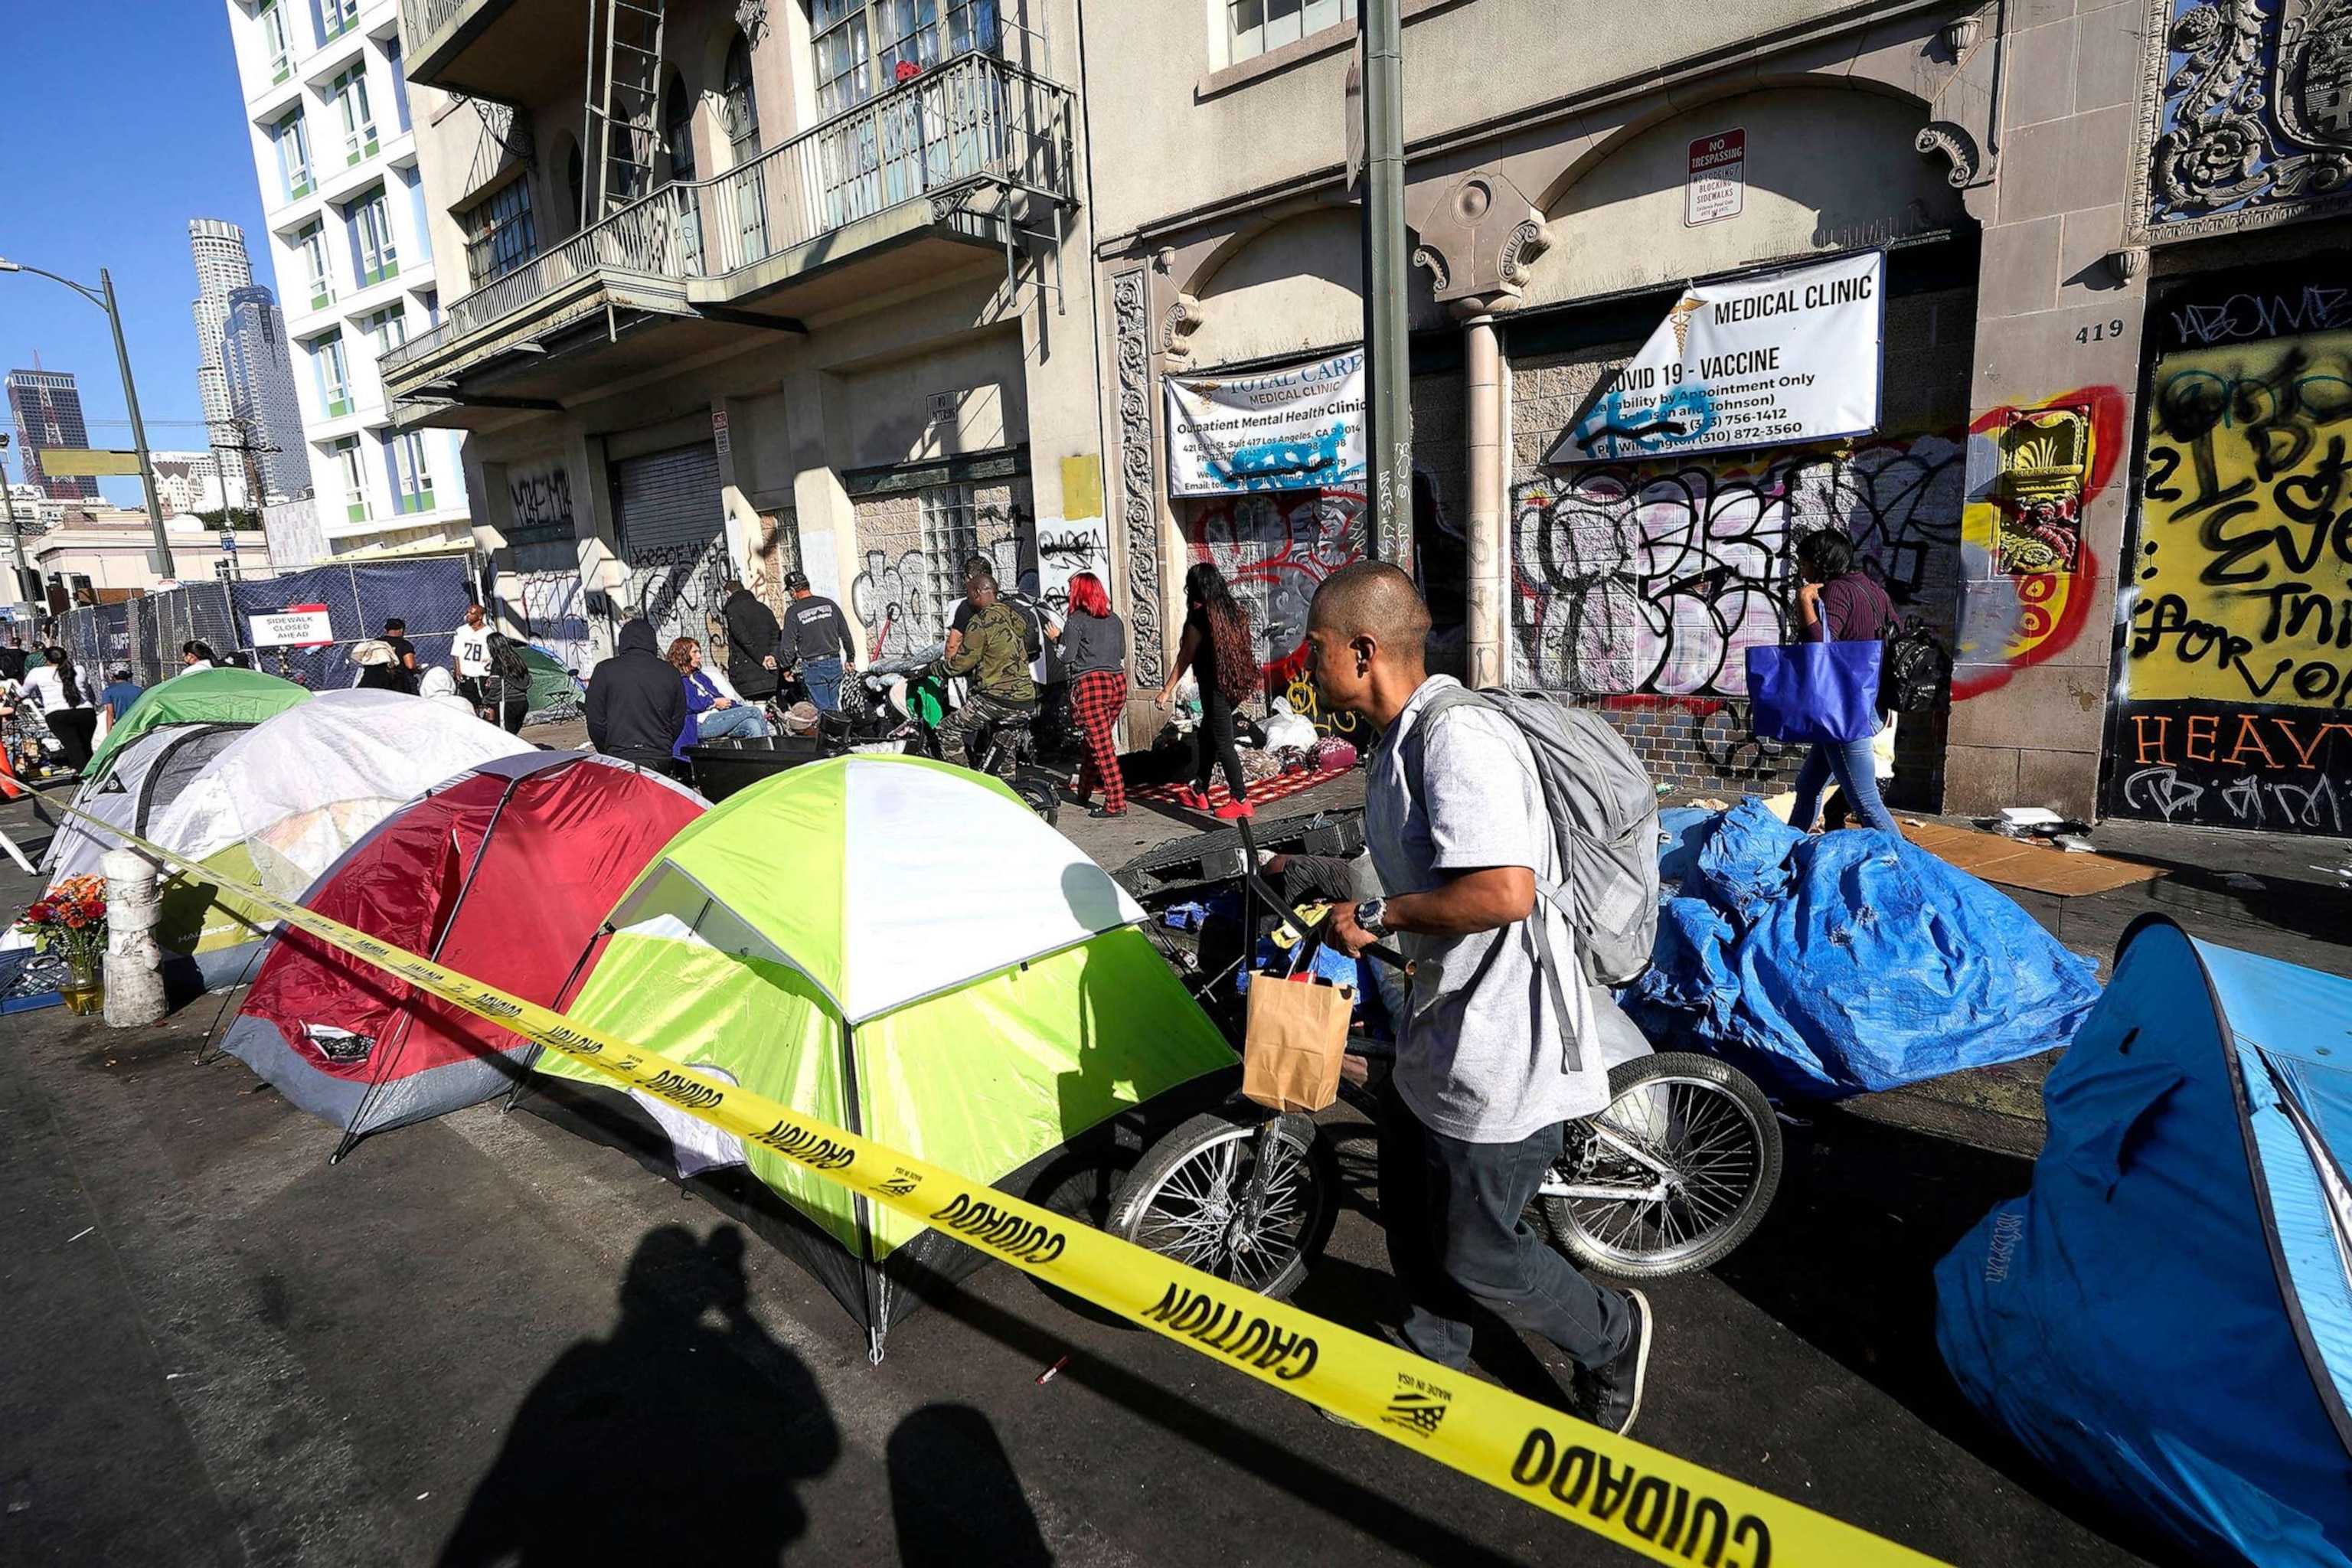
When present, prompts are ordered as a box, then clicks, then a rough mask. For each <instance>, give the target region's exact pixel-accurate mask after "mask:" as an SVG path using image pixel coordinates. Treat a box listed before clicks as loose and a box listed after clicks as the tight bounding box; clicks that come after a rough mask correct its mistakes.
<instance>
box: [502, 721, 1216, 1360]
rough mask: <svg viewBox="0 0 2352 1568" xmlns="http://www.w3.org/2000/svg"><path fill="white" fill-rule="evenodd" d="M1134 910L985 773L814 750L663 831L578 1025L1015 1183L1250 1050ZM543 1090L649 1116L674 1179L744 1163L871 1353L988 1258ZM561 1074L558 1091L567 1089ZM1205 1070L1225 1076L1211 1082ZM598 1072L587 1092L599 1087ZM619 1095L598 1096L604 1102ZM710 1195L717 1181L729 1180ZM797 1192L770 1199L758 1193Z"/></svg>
mask: <svg viewBox="0 0 2352 1568" xmlns="http://www.w3.org/2000/svg"><path fill="white" fill-rule="evenodd" d="M1142 919H1143V911H1142V910H1140V909H1139V908H1137V906H1136V904H1135V902H1134V900H1131V899H1129V897H1128V896H1127V894H1126V892H1125V891H1124V890H1122V889H1120V888H1119V887H1118V884H1116V883H1115V882H1113V881H1112V880H1111V879H1110V877H1109V875H1108V873H1106V872H1105V871H1104V870H1103V869H1102V868H1100V867H1098V866H1097V865H1096V864H1095V863H1094V862H1093V861H1091V860H1089V859H1087V858H1086V857H1085V856H1084V855H1082V854H1080V853H1079V852H1078V850H1077V849H1076V847H1074V846H1073V845H1072V844H1071V843H1070V842H1069V841H1068V840H1067V839H1066V838H1064V837H1062V836H1061V835H1060V834H1058V833H1055V831H1054V830H1053V829H1052V828H1051V827H1048V826H1046V825H1045V823H1044V822H1042V821H1040V820H1039V819H1038V817H1037V816H1036V815H1035V814H1034V812H1032V811H1031V810H1030V809H1029V807H1028V806H1027V805H1024V804H1023V803H1022V801H1021V799H1020V797H1019V796H1017V795H1014V794H1013V792H1012V791H1011V790H1009V789H1007V788H1006V787H1005V786H1004V785H1003V784H1000V783H999V782H997V781H996V780H994V779H992V778H984V777H982V775H980V774H978V773H969V772H966V771H965V770H963V769H961V768H954V767H949V766H946V765H944V764H941V763H933V762H929V761H926V760H923V759H919V758H912V757H886V756H870V757H866V756H859V757H845V758H840V759H836V760H835V761H831V762H825V763H814V764H812V765H809V766H806V767H802V768H797V769H794V770H793V771H791V772H789V773H782V774H780V775H778V776H776V777H774V778H772V779H769V780H767V781H765V782H763V783H761V784H757V785H754V786H753V787H752V788H751V789H748V790H745V791H743V792H742V793H741V794H740V795H734V796H731V797H730V798H729V799H728V800H727V801H726V802H724V803H723V804H721V805H719V806H717V807H716V808H714V809H713V810H711V811H709V812H708V813H706V814H705V815H703V816H700V817H698V818H697V819H696V820H695V821H693V822H692V823H689V824H688V826H687V827H686V828H685V829H684V830H683V831H682V832H680V833H679V834H678V836H677V837H676V838H673V839H672V840H670V842H669V844H668V846H667V847H666V848H665V849H664V850H663V851H662V852H661V854H660V855H659V856H657V857H656V858H655V860H654V862H653V864H652V865H651V866H650V867H648V868H646V872H645V874H644V875H643V876H642V877H640V878H639V879H637V881H636V882H635V885H633V886H632V887H631V888H630V889H629V891H628V892H627V893H626V894H625V895H624V896H623V897H622V899H621V901H620V903H619V904H618V905H617V906H616V907H615V908H614V911H613V913H612V916H611V918H610V919H609V921H607V922H606V924H607V928H608V930H609V931H611V933H612V934H611V935H610V937H609V938H608V939H607V941H606V945H605V946H604V951H603V952H602V953H601V954H600V955H598V957H597V959H596V961H595V964H594V967H593V971H592V972H591V973H589V976H588V979H587V980H586V982H585V983H584V984H583V986H582V987H581V989H580V992H579V994H578V996H577V998H576V999H575V1000H574V1001H573V1002H572V1004H571V1005H570V1007H569V1009H568V1010H569V1012H570V1014H571V1016H572V1017H574V1018H576V1019H578V1020H580V1021H581V1022H583V1023H585V1024H589V1025H593V1026H595V1027H597V1028H600V1029H604V1030H606V1031H609V1032H610V1033H612V1034H614V1035H617V1036H619V1037H623V1038H625V1039H627V1040H629V1041H631V1042H632V1043H633V1044H635V1045H638V1046H642V1047H646V1048H648V1049H650V1050H653V1051H656V1052H658V1053H660V1054H661V1055H663V1056H665V1057H667V1058H669V1059H671V1060H673V1061H676V1062H678V1063H681V1064H683V1065H686V1066H688V1067H691V1068H696V1069H697V1070H698V1071H702V1072H705V1073H709V1074H712V1075H713V1076H717V1077H721V1078H723V1079H726V1080H728V1081H730V1082H734V1083H740V1084H744V1085H746V1086H748V1087H750V1088H751V1089H756V1090H758V1091H759V1092H761V1093H762V1094H765V1095H769V1096H771V1097H772V1098H774V1099H777V1100H783V1101H785V1102H787V1103H789V1104H791V1105H793V1107H795V1108H797V1109H798V1110H803V1111H805V1112H808V1113H809V1114H811V1115H814V1116H816V1117H819V1118H822V1119H823V1120H824V1121H830V1122H832V1123H834V1124H835V1125H837V1126H841V1127H845V1128H848V1129H849V1130H851V1131H856V1132H859V1133H863V1134H864V1135H865V1136H866V1137H869V1138H873V1139H877V1140H878V1141H879V1142H883V1143H886V1144H888V1145H890V1146H891V1147H893V1148H897V1149H901V1150H904V1151H906V1152H908V1153H911V1154H916V1155H919V1156H920V1157H921V1158H923V1159H925V1160H928V1161H930V1162H932V1163H936V1164H940V1165H943V1166H946V1167H947V1168H948V1169H950V1170H952V1171H956V1172H958V1173H961V1174H964V1175H966V1176H971V1177H974V1178H977V1179H979V1180H982V1181H986V1182H990V1183H992V1184H997V1185H1000V1186H1003V1188H1005V1189H1006V1190H1007V1191H1012V1192H1017V1193H1021V1194H1024V1195H1026V1194H1028V1193H1029V1192H1030V1191H1031V1190H1032V1187H1031V1184H1032V1183H1033V1182H1034V1181H1035V1180H1036V1179H1037V1178H1038V1177H1039V1175H1040V1174H1041V1173H1044V1172H1045V1171H1046V1170H1047V1168H1048V1167H1049V1165H1050V1164H1051V1163H1052V1162H1053V1160H1054V1158H1055V1155H1056V1153H1057V1152H1059V1151H1061V1150H1062V1149H1063V1148H1064V1146H1065V1145H1066V1144H1068V1143H1069V1142H1071V1141H1072V1140H1073V1139H1076V1138H1078V1137H1079V1136H1080V1135H1081V1134H1083V1133H1087V1131H1089V1130H1091V1129H1095V1128H1097V1127H1098V1126H1101V1125H1102V1124H1104V1123H1106V1122H1108V1121H1111V1120H1112V1119H1113V1118H1117V1117H1120V1116H1121V1115H1122V1113H1124V1112H1128V1111H1130V1110H1134V1109H1135V1108H1137V1107H1139V1106H1140V1105H1141V1104H1142V1103H1143V1102H1144V1101H1146V1100H1151V1099H1152V1098H1153V1097H1155V1096H1159V1095H1162V1094H1165V1093H1166V1092H1167V1091H1168V1090H1170V1089H1175V1088H1177V1087H1178V1086H1180V1085H1183V1084H1186V1083H1190V1082H1192V1081H1193V1080H1195V1079H1201V1078H1202V1076H1203V1075H1204V1074H1210V1073H1213V1072H1216V1071H1218V1070H1219V1069H1220V1068H1230V1067H1231V1066H1232V1065H1233V1063H1234V1054H1233V1051H1232V1050H1231V1048H1230V1047H1227V1046H1226V1044H1225V1043H1224V1040H1223V1037H1221V1036H1220V1035H1219V1034H1218V1033H1217V1030H1216V1028H1215V1026H1213V1024H1211V1023H1210V1021H1209V1019H1208V1017H1207V1016H1206V1015H1205V1014H1203V1013H1202V1011H1201V1009H1200V1007H1199V1006H1198V1005H1196V1004H1194V1002H1193V1001H1192V997H1191V996H1190V995H1188V994H1186V993H1185V991H1184V989H1183V987H1182V986H1181V984H1179V983H1178V982H1177V980H1176V977H1175V975H1174V974H1173V973H1171V971H1170V970H1169V968H1168V965H1167V963H1165V962H1164V961H1163V960H1162V959H1161V958H1160V953H1159V951H1158V950H1157V949H1156V948H1155V947H1153V946H1152V944H1151V942H1150V939H1149V938H1147V937H1146V936H1145V935H1144V934H1143V932H1142V931H1139V930H1138V929H1137V925H1138V922H1139V921H1141V920H1142ZM538 1070H539V1072H540V1073H541V1075H542V1077H543V1079H570V1080H574V1081H573V1082H572V1083H570V1084H566V1085H563V1086H562V1092H559V1093H558V1094H557V1095H555V1096H554V1097H553V1103H552V1104H551V1106H550V1107H549V1109H550V1110H551V1113H552V1114H555V1115H557V1116H559V1117H562V1116H563V1115H564V1114H565V1110H566V1108H567V1107H569V1108H572V1109H573V1110H587V1111H591V1112H593V1111H595V1110H599V1109H602V1110H605V1111H620V1110H623V1107H624V1106H627V1107H628V1108H629V1109H627V1110H625V1112H624V1113H623V1115H622V1116H621V1118H620V1119H619V1121H614V1120H611V1119H609V1118H599V1117H596V1116H594V1115H591V1116H590V1117H589V1120H590V1121H592V1122H593V1123H596V1124H597V1125H599V1127H600V1130H603V1131H612V1132H616V1133H622V1134H623V1135H624V1136H626V1135H627V1133H626V1131H625V1130H632V1131H634V1132H635V1135H636V1136H635V1139H633V1140H632V1141H635V1142H637V1144H638V1147H639V1148H640V1149H641V1150H645V1149H647V1148H648V1147H649V1146H655V1147H657V1146H659V1145H656V1144H653V1143H652V1142H651V1140H650V1139H649V1138H648V1137H647V1136H646V1135H647V1134H650V1133H651V1131H653V1129H654V1128H656V1127H658V1128H659V1130H660V1131H661V1132H662V1133H664V1134H666V1135H667V1140H668V1142H667V1148H666V1150H665V1152H667V1153H669V1154H670V1155H671V1157H673V1158H674V1159H675V1160H676V1161H677V1167H678V1171H679V1174H680V1175H681V1176H688V1175H692V1174H695V1173H698V1172H699V1171H702V1170H706V1169H709V1167H711V1166H725V1165H732V1164H736V1163H740V1164H742V1165H744V1166H745V1167H747V1169H748V1173H749V1175H750V1176H751V1178H754V1179H755V1182H756V1189H755V1187H754V1184H753V1183H751V1182H742V1181H740V1173H737V1178H736V1184H735V1187H736V1190H737V1191H739V1193H740V1201H741V1202H742V1204H743V1205H744V1207H745V1208H746V1209H747V1210H748V1211H749V1213H750V1214H751V1217H753V1218H754V1219H755V1220H759V1219H761V1218H766V1219H771V1220H774V1221H776V1222H777V1223H775V1224H772V1225H762V1226H761V1228H762V1230H763V1231H764V1232H765V1233H767V1234H770V1235H772V1236H773V1237H776V1239H778V1240H779V1241H781V1242H782V1243H784V1244H785V1245H786V1246H787V1247H789V1248H790V1249H791V1250H793V1251H795V1252H797V1253H798V1254H799V1255H800V1256H801V1258H802V1259H803V1262H804V1263H806V1264H807V1265H808V1267H809V1268H810V1269H811V1271H812V1272H814V1274H816V1276H817V1277H818V1278H819V1279H822V1280H824V1283H825V1284H826V1286H827V1287H828V1288H829V1289H832V1290H833V1292H834V1294H835V1296H836V1297H838V1298H839V1299H840V1300H841V1302H842V1304H843V1305H844V1306H845V1307H846V1308H848V1309H849V1310H850V1312H851V1313H852V1315H854V1316H855V1317H856V1318H857V1319H858V1321H860V1322H861V1323H862V1324H863V1325H864V1326H865V1328H866V1331H867V1333H868V1335H869V1338H870V1341H871V1342H872V1344H873V1346H874V1347H875V1348H876V1349H877V1352H878V1349H879V1347H880V1344H881V1341H882V1337H883V1335H884V1334H885V1333H886V1332H887V1330H888V1328H889V1325H890V1324H891V1323H892V1322H894V1321H897V1320H898V1318H900V1317H903V1316H904V1315H905V1314H906V1313H907V1312H908V1310H912V1308H913V1307H914V1306H915V1305H916V1300H915V1294H916V1292H917V1291H918V1290H919V1289H921V1288H922V1287H924V1286H925V1285H927V1284H935V1283H939V1282H942V1281H945V1280H948V1279H954V1278H956V1277H958V1276H960V1275H961V1274H962V1273H964V1272H967V1271H969V1269H970V1268H973V1267H976V1266H977V1264H978V1261H979V1259H978V1258H977V1257H976V1256H975V1255H973V1254H972V1253H971V1251H970V1249H968V1248H966V1247H964V1246H963V1245H962V1244H961V1243H959V1242H955V1241H952V1240H950V1239H949V1238H948V1237H946V1236H944V1235H943V1234H941V1233H940V1232H938V1231H930V1230H926V1229H924V1228H923V1227H921V1226H919V1225H917V1224H915V1223H914V1222H912V1221H909V1220H905V1219H901V1218H899V1217H898V1215H894V1214H891V1213H889V1212H887V1211H885V1210H880V1209H877V1208H875V1207H873V1206H872V1205H868V1204H867V1203H866V1201H865V1200H864V1199H862V1198H858V1197H856V1196H854V1195H853V1194H850V1193H849V1192H848V1191H847V1190H846V1189H845V1188H842V1187H839V1186H836V1185H835V1184H832V1183H830V1182H826V1181H824V1179H822V1178H821V1177H818V1176H816V1175H814V1173H810V1172H808V1171H806V1170H804V1169H803V1168H802V1167H801V1166H799V1165H796V1164H793V1163H792V1162H790V1161H788V1160H786V1159H784V1158H783V1157H782V1156H781V1155H779V1154H776V1153H774V1152H771V1151H769V1150H767V1149H764V1148H759V1147H752V1148H750V1149H748V1150H747V1149H745V1148H744V1147H743V1145H742V1144H741V1143H740V1142H739V1141H737V1140H735V1139H733V1138H731V1137H730V1136H728V1135H726V1134H723V1133H719V1131H717V1130H715V1129H712V1128H710V1127H709V1126H708V1125H707V1124H704V1123H701V1122H696V1121H691V1120H690V1119H688V1118H685V1117H684V1116H682V1115H681V1114H679V1113H677V1112H676V1111H674V1110H671V1109H670V1108H669V1107H667V1106H666V1105H657V1104H656V1103H655V1102H653V1101H651V1100H643V1099H638V1100H623V1097H622V1096H621V1095H620V1093H619V1091H618V1089H617V1086H614V1085H612V1081H611V1080H610V1079H605V1078H604V1077H603V1076H602V1075H600V1074H598V1073H597V1072H596V1071H595V1070H594V1069H593V1068H587V1067H583V1066H581V1065H578V1064H576V1063H573V1062H572V1061H570V1060H569V1059H567V1058H560V1057H556V1056H554V1055H551V1054H550V1055H546V1056H542V1057H541V1058H540V1061H539V1064H538ZM549 1087H550V1088H554V1087H556V1086H555V1085H553V1084H552V1083H551V1084H550V1085H549ZM1204 1087H1210V1086H1204ZM583 1090H585V1091H586V1092H584V1093H583V1092H582V1091H583ZM597 1090H604V1093H601V1094H600V1093H597V1092H596V1091H597ZM713 1186H714V1187H715V1188H716V1189H718V1191H719V1193H720V1194H726V1193H727V1192H728V1191H729V1190H730V1188H729V1184H728V1181H727V1180H726V1179H724V1178H714V1182H713ZM770 1198H773V1199H781V1200H782V1201H781V1203H772V1202H768V1201H766V1200H768V1199H770Z"/></svg>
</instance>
